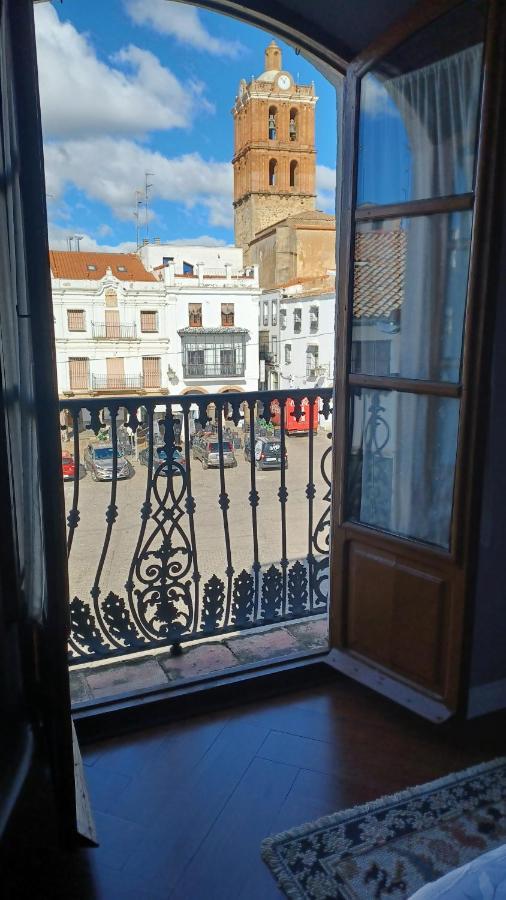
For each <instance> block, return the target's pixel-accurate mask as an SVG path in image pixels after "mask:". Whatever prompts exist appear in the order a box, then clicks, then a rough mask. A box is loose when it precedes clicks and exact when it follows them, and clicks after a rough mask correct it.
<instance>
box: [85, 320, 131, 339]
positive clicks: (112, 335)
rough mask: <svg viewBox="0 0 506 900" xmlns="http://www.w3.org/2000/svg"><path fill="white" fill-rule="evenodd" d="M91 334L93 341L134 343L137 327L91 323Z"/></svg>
mask: <svg viewBox="0 0 506 900" xmlns="http://www.w3.org/2000/svg"><path fill="white" fill-rule="evenodd" d="M91 332H92V336H93V339H94V340H95V341H135V340H137V325H119V324H117V325H116V324H109V323H105V322H93V323H92V326H91Z"/></svg>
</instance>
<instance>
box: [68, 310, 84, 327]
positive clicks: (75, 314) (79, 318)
mask: <svg viewBox="0 0 506 900" xmlns="http://www.w3.org/2000/svg"><path fill="white" fill-rule="evenodd" d="M67 327H68V330H69V331H86V317H85V314H84V309H68V310H67Z"/></svg>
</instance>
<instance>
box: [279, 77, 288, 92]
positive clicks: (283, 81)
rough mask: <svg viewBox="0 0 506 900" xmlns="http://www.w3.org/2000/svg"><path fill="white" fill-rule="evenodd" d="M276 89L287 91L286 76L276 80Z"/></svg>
mask: <svg viewBox="0 0 506 900" xmlns="http://www.w3.org/2000/svg"><path fill="white" fill-rule="evenodd" d="M278 87H279V88H281V90H282V91H287V90H288V88H289V87H290V78H289V77H288V75H280V76H279V78H278Z"/></svg>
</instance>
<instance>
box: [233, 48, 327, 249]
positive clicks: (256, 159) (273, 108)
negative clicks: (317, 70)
mask: <svg viewBox="0 0 506 900" xmlns="http://www.w3.org/2000/svg"><path fill="white" fill-rule="evenodd" d="M317 100H318V98H317V97H316V96H315V91H314V84H310V85H302V84H296V83H295V81H294V79H293V77H292V75H291V74H290V73H289V72H286V71H284V69H283V64H282V57H281V49H280V47H278V45H277V44H276V42H275V41H272V42H271V43H270V44H269V46H268V47H267V48H266V50H265V71H264V72H262V74H261V75H259V76H258V78H252V80H251V81H250V82H249V83H247V82H246V81H244V80H242V81H241V83H240V85H239V93H238V95H237V97H236V101H235V104H234V107H233V110H232V114H233V117H234V157H233V160H232V164H233V166H234V229H235V243H236V245H237V246H238V247H242V248H243V249H244V251H245V260H246V261H248V247H249V245H250V243H251V241H252V240H253V238H254V237H255V235H256V234H257V233H258V232H259V231H262V230H263V229H264V228H267V227H268V226H269V225H273V224H274V223H275V222H279V221H280V220H281V219H285V218H286V217H287V216H292V215H296V214H297V213H301V212H304V211H306V210H314V209H315V203H316V190H315V175H316V150H315V136H314V118H315V106H316V101H317Z"/></svg>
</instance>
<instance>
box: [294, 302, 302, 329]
mask: <svg viewBox="0 0 506 900" xmlns="http://www.w3.org/2000/svg"><path fill="white" fill-rule="evenodd" d="M293 331H294V334H300V333H301V331H302V310H301V308H300V306H298V307H297V308H296V309H294V311H293Z"/></svg>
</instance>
